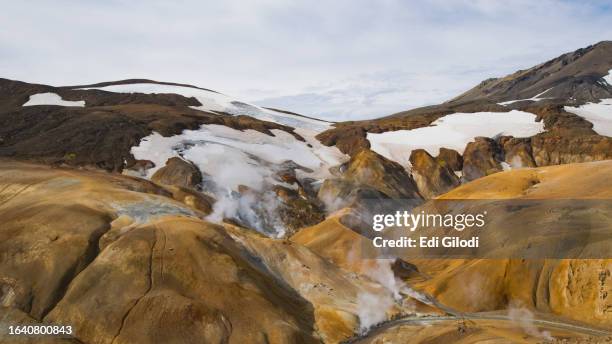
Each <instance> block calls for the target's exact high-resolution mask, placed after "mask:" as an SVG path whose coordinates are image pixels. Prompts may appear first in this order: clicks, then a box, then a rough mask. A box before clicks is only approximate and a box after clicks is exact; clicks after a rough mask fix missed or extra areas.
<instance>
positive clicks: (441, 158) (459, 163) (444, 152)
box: [436, 147, 463, 171]
mask: <svg viewBox="0 0 612 344" xmlns="http://www.w3.org/2000/svg"><path fill="white" fill-rule="evenodd" d="M436 160H437V161H438V163H439V164H440V165H442V166H443V167H448V168H450V169H451V170H452V171H461V170H462V169H463V157H462V156H461V154H459V152H457V151H456V150H454V149H450V148H444V147H442V148H440V151H439V152H438V156H437V157H436Z"/></svg>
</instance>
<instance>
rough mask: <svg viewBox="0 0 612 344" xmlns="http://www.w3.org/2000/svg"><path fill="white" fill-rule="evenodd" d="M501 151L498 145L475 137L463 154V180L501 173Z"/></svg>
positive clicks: (492, 141)
mask: <svg viewBox="0 0 612 344" xmlns="http://www.w3.org/2000/svg"><path fill="white" fill-rule="evenodd" d="M502 156H503V151H502V149H501V147H500V146H499V144H498V143H497V142H495V141H494V140H492V139H490V138H487V137H476V138H475V140H474V141H472V142H470V143H468V144H467V146H466V147H465V152H463V178H465V179H466V180H467V181H470V180H474V179H477V178H481V177H484V176H487V175H489V174H492V173H496V172H499V171H502V166H501V164H500V161H502Z"/></svg>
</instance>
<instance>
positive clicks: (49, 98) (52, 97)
mask: <svg viewBox="0 0 612 344" xmlns="http://www.w3.org/2000/svg"><path fill="white" fill-rule="evenodd" d="M34 105H59V106H79V107H84V106H85V101H84V100H76V101H72V100H63V99H62V97H60V96H59V94H56V93H51V92H47V93H37V94H33V95H31V96H30V99H28V101H27V102H26V103H25V104H23V106H34Z"/></svg>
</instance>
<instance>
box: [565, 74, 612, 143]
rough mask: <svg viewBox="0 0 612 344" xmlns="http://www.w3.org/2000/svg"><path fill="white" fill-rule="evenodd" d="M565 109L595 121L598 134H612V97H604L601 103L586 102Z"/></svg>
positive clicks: (594, 126) (594, 127)
mask: <svg viewBox="0 0 612 344" xmlns="http://www.w3.org/2000/svg"><path fill="white" fill-rule="evenodd" d="M610 78H612V77H610ZM611 82H612V80H611ZM565 111H567V112H571V113H573V114H576V115H578V116H580V117H583V118H585V119H586V120H587V121H589V122H591V123H593V130H595V131H596V132H597V133H598V134H600V135H605V136H612V99H610V98H608V99H602V100H600V101H599V103H586V104H584V105H581V106H577V107H573V106H566V107H565Z"/></svg>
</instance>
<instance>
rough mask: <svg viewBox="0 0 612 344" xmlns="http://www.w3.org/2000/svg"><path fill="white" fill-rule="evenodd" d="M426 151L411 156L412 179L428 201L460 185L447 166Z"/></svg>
mask: <svg viewBox="0 0 612 344" xmlns="http://www.w3.org/2000/svg"><path fill="white" fill-rule="evenodd" d="M438 161H439V160H437V159H434V158H433V157H432V156H431V155H429V153H427V151H426V150H424V149H415V150H413V151H412V153H411V154H410V164H411V165H412V177H413V178H414V181H415V182H416V185H417V187H418V189H419V193H420V194H421V195H422V196H423V197H424V198H426V199H430V198H434V197H436V196H438V195H440V194H443V193H445V192H447V191H449V190H451V189H453V188H455V187H456V186H458V185H459V178H458V177H457V176H456V175H455V173H454V172H453V171H452V170H451V169H450V168H449V167H447V166H446V165H442V164H440V163H439V162H438Z"/></svg>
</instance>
